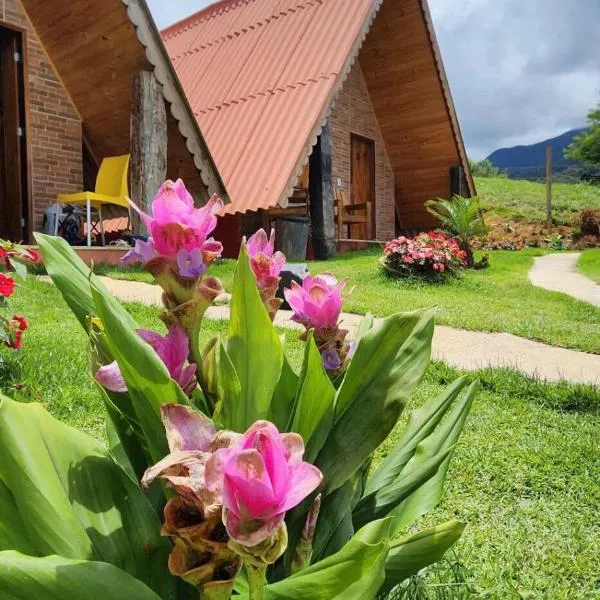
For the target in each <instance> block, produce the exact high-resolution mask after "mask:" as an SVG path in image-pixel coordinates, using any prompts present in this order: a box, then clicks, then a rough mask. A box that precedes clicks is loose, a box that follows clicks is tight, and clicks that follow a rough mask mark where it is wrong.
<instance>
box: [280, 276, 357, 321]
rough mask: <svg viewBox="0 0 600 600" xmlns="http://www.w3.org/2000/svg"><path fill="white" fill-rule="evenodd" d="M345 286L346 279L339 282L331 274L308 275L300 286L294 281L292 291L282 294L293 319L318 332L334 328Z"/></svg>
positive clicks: (342, 300) (340, 309)
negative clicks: (292, 312)
mask: <svg viewBox="0 0 600 600" xmlns="http://www.w3.org/2000/svg"><path fill="white" fill-rule="evenodd" d="M347 282H348V280H347V279H344V280H342V281H340V282H338V280H337V279H336V278H335V277H334V276H333V275H332V274H331V273H323V274H322V275H317V276H315V277H313V276H312V275H307V276H306V277H305V278H304V280H303V281H302V285H299V284H298V283H296V282H295V281H293V282H292V287H291V289H285V290H284V294H285V299H286V300H287V301H288V304H289V305H290V307H291V308H292V310H293V311H294V314H293V316H292V319H293V320H294V321H297V322H298V323H302V324H303V325H304V326H305V327H314V328H315V329H317V330H325V329H334V328H335V327H337V323H338V320H339V318H340V313H341V311H342V305H343V303H344V299H343V298H342V290H343V289H344V287H345V286H346V283H347Z"/></svg>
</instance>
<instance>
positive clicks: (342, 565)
mask: <svg viewBox="0 0 600 600" xmlns="http://www.w3.org/2000/svg"><path fill="white" fill-rule="evenodd" d="M389 532H390V526H389V520H387V519H385V520H382V521H374V522H373V523H369V525H367V526H366V527H364V528H363V529H361V530H360V531H359V532H358V533H357V534H356V535H355V536H354V537H353V538H352V539H351V540H350V541H349V542H348V543H347V544H346V545H345V546H344V548H342V550H340V551H339V552H337V553H336V554H333V555H332V556H329V557H327V558H326V559H324V560H322V561H320V562H318V563H316V564H314V565H312V566H310V567H309V568H308V569H304V570H303V571H300V572H299V573H296V574H295V575H292V576H291V577H288V578H287V579H284V580H282V581H279V582H277V583H274V584H272V585H269V586H267V588H266V594H265V597H266V600H351V599H352V600H354V599H356V600H359V599H360V600H372V599H373V598H375V597H376V596H377V593H378V590H379V588H380V587H381V585H382V583H383V581H384V577H385V572H384V567H385V560H386V557H387V554H388V551H389ZM247 598H248V597H247V596H240V600H242V599H247Z"/></svg>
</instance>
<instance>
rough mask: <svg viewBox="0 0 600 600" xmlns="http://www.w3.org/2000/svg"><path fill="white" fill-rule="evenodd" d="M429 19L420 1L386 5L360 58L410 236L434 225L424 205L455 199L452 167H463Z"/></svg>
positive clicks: (387, 0)
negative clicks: (451, 180) (451, 175)
mask: <svg viewBox="0 0 600 600" xmlns="http://www.w3.org/2000/svg"><path fill="white" fill-rule="evenodd" d="M427 18H428V13H427V11H426V10H424V9H423V6H422V4H421V0H403V1H402V2H398V1H396V0H385V1H384V2H383V6H382V8H381V10H380V12H379V13H378V15H377V17H376V19H375V22H374V23H373V25H372V27H371V30H370V31H369V34H368V36H367V39H366V41H365V43H364V45H363V47H362V49H361V51H360V54H359V62H360V65H361V68H362V71H363V74H364V76H365V80H366V82H367V86H368V88H369V93H370V95H371V100H372V102H373V107H374V109H375V114H376V115H377V119H378V121H379V126H380V128H381V131H382V134H383V138H384V140H385V144H386V148H387V152H388V156H389V158H390V162H391V166H392V169H393V171H394V179H395V196H396V206H397V215H398V217H399V219H400V225H401V227H402V228H403V229H416V228H420V227H423V226H429V225H432V224H434V221H433V219H432V218H431V217H430V216H429V215H428V214H427V212H426V211H425V209H424V208H423V202H424V201H425V200H428V199H430V198H438V197H440V198H448V197H449V195H450V167H452V166H455V165H458V164H460V163H461V161H462V160H463V158H462V157H461V147H462V141H461V140H460V132H458V131H457V127H458V125H457V124H456V123H455V122H454V121H453V116H454V115H453V113H452V110H451V109H450V108H449V105H448V101H449V100H450V101H451V99H450V96H449V91H448V90H447V88H446V87H445V85H444V81H443V78H444V76H443V75H442V76H440V70H439V68H438V64H437V62H436V56H435V50H434V49H435V40H434V39H433V38H432V37H431V35H430V31H429V30H428V27H427ZM446 94H448V95H447V96H446Z"/></svg>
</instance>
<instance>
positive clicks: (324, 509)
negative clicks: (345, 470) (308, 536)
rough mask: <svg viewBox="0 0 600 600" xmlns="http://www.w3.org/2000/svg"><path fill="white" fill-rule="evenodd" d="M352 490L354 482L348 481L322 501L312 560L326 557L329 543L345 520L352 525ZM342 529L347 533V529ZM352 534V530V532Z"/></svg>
mask: <svg viewBox="0 0 600 600" xmlns="http://www.w3.org/2000/svg"><path fill="white" fill-rule="evenodd" d="M354 489H355V484H354V482H353V481H348V482H346V483H345V484H344V485H343V486H341V487H339V488H338V489H337V490H335V492H333V493H332V494H328V495H327V496H325V498H324V499H323V503H322V505H321V510H320V512H319V520H318V521H317V529H316V532H315V538H314V541H313V560H319V559H321V558H323V557H325V556H327V553H326V549H327V547H328V545H329V542H330V540H331V539H332V537H333V536H334V534H335V532H336V531H337V530H338V528H339V527H340V525H341V523H342V522H343V521H344V519H345V518H346V520H348V519H349V522H350V525H352V498H353V497H354ZM344 529H345V530H346V531H348V528H347V527H345V528H344ZM353 532H354V530H352V533H353ZM352 533H351V534H350V535H352Z"/></svg>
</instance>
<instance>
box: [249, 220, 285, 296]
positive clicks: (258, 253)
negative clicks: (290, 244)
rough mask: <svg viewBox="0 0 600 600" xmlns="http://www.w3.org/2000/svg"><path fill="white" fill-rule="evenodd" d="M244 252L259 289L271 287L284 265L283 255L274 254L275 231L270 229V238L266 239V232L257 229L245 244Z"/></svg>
mask: <svg viewBox="0 0 600 600" xmlns="http://www.w3.org/2000/svg"><path fill="white" fill-rule="evenodd" d="M246 250H247V251H248V256H249V257H250V266H251V267H252V271H253V273H254V276H255V277H256V281H257V283H258V285H259V287H265V286H270V285H273V283H274V280H275V279H277V278H278V277H279V274H280V273H281V269H283V266H284V265H285V255H284V254H283V253H282V252H275V230H274V229H272V230H271V236H270V238H267V233H266V231H265V230H264V229H259V230H258V231H257V232H256V233H255V234H254V235H253V236H252V237H250V239H249V240H248V241H247V242H246ZM275 285H277V282H275Z"/></svg>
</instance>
